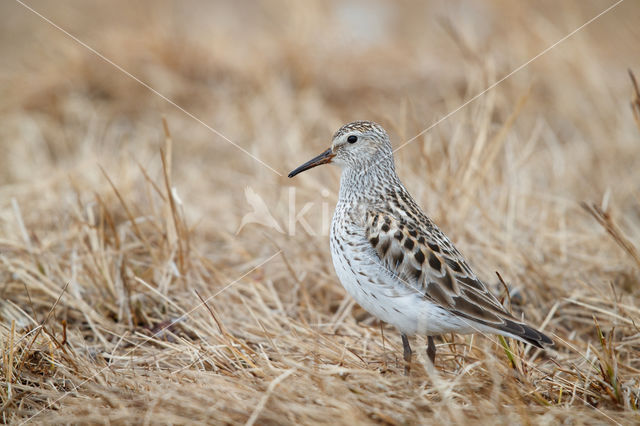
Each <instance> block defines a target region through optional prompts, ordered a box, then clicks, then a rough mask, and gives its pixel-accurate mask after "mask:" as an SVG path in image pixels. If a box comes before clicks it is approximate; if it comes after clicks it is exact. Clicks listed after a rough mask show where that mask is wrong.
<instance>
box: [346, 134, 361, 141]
mask: <svg viewBox="0 0 640 426" xmlns="http://www.w3.org/2000/svg"><path fill="white" fill-rule="evenodd" d="M357 141H358V137H357V136H356V135H351V136H349V137H348V138H347V142H349V143H356V142H357Z"/></svg>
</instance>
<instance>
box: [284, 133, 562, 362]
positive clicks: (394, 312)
mask: <svg viewBox="0 0 640 426" xmlns="http://www.w3.org/2000/svg"><path fill="white" fill-rule="evenodd" d="M329 163H331V164H335V165H337V166H339V167H340V168H341V169H342V175H341V178H340V193H339V197H338V203H337V205H336V209H335V213H334V215H333V220H332V223H331V233H330V246H331V257H332V260H333V266H334V268H335V271H336V274H337V275H338V278H339V279H340V282H341V283H342V285H343V286H344V288H345V289H346V290H347V292H348V293H349V294H350V295H351V296H352V297H353V298H354V299H355V300H356V301H357V302H358V303H359V304H360V306H362V307H363V308H364V309H365V310H366V311H368V312H369V313H371V314H372V315H374V316H375V317H377V318H378V319H380V320H382V321H384V322H387V323H389V324H392V325H394V326H395V327H396V328H397V329H398V330H399V331H400V334H401V336H402V346H403V349H404V360H405V374H409V371H410V366H411V355H412V351H411V346H410V344H409V339H408V336H413V335H422V336H426V337H427V340H428V343H427V356H428V357H429V359H430V360H431V363H432V364H434V365H435V356H436V347H435V344H434V340H433V337H434V336H438V335H442V334H445V333H452V332H453V333H459V334H471V333H482V334H486V333H490V334H500V335H503V336H507V337H512V338H515V339H518V340H521V341H523V342H526V343H529V344H531V345H534V346H537V347H539V348H542V347H543V345H552V344H553V342H552V341H551V339H549V337H547V336H546V335H544V334H543V333H541V332H540V331H538V330H536V329H534V328H532V327H530V326H528V325H527V324H525V323H523V322H522V321H520V320H518V319H517V318H515V317H514V316H513V315H511V314H510V313H509V312H508V311H507V310H506V309H505V308H504V307H503V306H502V304H501V303H500V302H499V301H498V300H497V299H496V297H495V296H494V295H493V294H492V293H491V292H490V291H489V290H488V289H487V286H486V285H485V284H484V283H483V282H482V281H481V280H480V279H479V278H478V277H477V276H476V274H475V273H474V272H473V271H472V270H471V268H470V267H469V265H468V264H467V262H466V260H465V259H464V257H463V256H462V255H461V254H460V252H459V251H458V250H457V249H456V248H455V247H454V246H453V244H452V243H451V241H450V240H449V238H447V236H446V235H445V234H444V233H443V232H442V231H440V229H439V228H438V227H437V226H436V225H435V224H434V223H433V222H432V221H431V219H429V218H428V217H427V215H426V214H425V213H423V211H422V210H421V209H420V207H419V206H418V204H416V202H415V201H414V200H413V198H412V197H411V195H410V194H409V192H408V191H407V190H406V188H405V187H404V185H403V184H402V182H400V179H399V178H398V175H397V174H396V171H395V165H394V160H393V151H392V148H391V142H390V140H389V136H388V135H387V132H386V131H385V130H384V129H383V128H382V127H381V126H380V125H378V124H376V123H373V122H370V121H355V122H353V123H349V124H347V125H345V126H343V127H341V128H340V129H339V130H338V131H337V132H336V133H335V134H334V135H333V141H332V143H331V147H330V148H329V149H327V150H326V151H324V152H323V153H322V154H320V155H318V156H317V157H315V158H313V159H311V160H310V161H308V162H306V163H304V164H303V165H301V166H300V167H298V168H297V169H295V170H293V171H292V172H291V173H289V177H290V178H292V177H294V176H295V175H297V174H298V173H301V172H303V171H305V170H308V169H311V168H313V167H316V166H319V165H321V164H329Z"/></svg>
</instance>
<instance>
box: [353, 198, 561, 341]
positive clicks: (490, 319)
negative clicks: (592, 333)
mask: <svg viewBox="0 0 640 426" xmlns="http://www.w3.org/2000/svg"><path fill="white" fill-rule="evenodd" d="M366 219H367V221H366V225H365V234H366V237H367V239H368V240H369V243H370V244H371V247H372V248H373V250H374V252H375V253H376V254H377V256H378V259H377V260H378V261H379V262H380V263H381V264H382V265H383V266H384V267H386V269H387V270H388V271H389V272H390V273H391V274H392V275H393V276H396V277H398V280H399V281H401V282H403V283H404V284H405V285H406V286H408V287H411V288H412V289H413V290H415V291H417V292H419V293H421V294H422V295H423V297H425V298H427V299H429V300H430V301H431V302H433V303H435V304H437V305H439V306H441V307H442V308H444V309H446V310H448V311H450V312H452V313H454V314H456V315H458V316H460V317H462V318H466V319H468V320H471V321H472V322H476V323H480V324H483V325H486V326H488V327H490V328H494V329H496V330H501V331H504V332H507V333H509V334H512V335H514V336H518V337H520V338H521V339H523V340H525V341H528V342H530V343H533V344H535V345H536V346H541V345H540V343H541V342H542V343H550V340H549V339H548V338H547V337H546V336H544V335H543V334H542V333H539V332H537V331H536V330H533V329H532V328H530V327H528V326H526V325H524V324H522V323H521V322H520V321H518V320H516V319H515V318H514V317H513V316H512V315H511V314H510V313H509V312H507V311H506V310H505V309H504V307H503V306H502V305H501V304H500V302H498V300H497V299H496V298H495V296H493V294H491V292H489V290H488V289H487V287H486V286H485V285H484V283H483V282H482V281H480V280H479V279H478V278H477V277H476V276H475V274H474V273H473V271H472V270H471V269H470V268H469V266H468V265H467V264H466V262H465V261H464V259H463V258H462V256H461V255H460V253H459V252H458V251H457V250H456V249H455V247H454V246H453V244H452V243H451V242H450V241H449V240H448V238H447V237H446V236H445V235H444V234H443V233H442V232H441V231H440V230H439V229H438V228H437V227H436V226H435V225H434V224H433V223H432V222H431V221H430V220H429V219H428V218H426V217H425V216H424V215H420V216H409V215H406V214H404V215H402V216H401V215H400V214H391V213H389V212H384V213H383V212H381V211H376V210H370V211H368V212H367V218H366ZM425 230H427V231H428V232H426V231H425ZM547 340H549V342H547Z"/></svg>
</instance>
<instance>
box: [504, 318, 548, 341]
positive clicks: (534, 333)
mask: <svg viewBox="0 0 640 426" xmlns="http://www.w3.org/2000/svg"><path fill="white" fill-rule="evenodd" d="M500 330H502V331H504V332H506V333H509V334H511V335H513V336H514V337H515V338H517V339H519V340H522V341H523V342H526V343H529V344H531V345H533V346H537V347H538V348H544V345H553V341H552V340H551V339H550V338H549V337H548V336H547V335H545V334H543V333H541V332H539V331H538V330H536V329H535V328H533V327H529V326H528V325H526V324H522V323H518V322H515V321H512V320H510V319H506V320H505V324H504V325H503V326H502V327H500Z"/></svg>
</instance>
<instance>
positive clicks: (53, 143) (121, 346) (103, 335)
mask: <svg viewBox="0 0 640 426" xmlns="http://www.w3.org/2000/svg"><path fill="white" fill-rule="evenodd" d="M614 3H615V2H614V1H613V0H610V1H605V0H597V1H596V0H593V1H581V0H567V1H564V2H555V1H547V0H545V1H535V2H528V3H527V4H525V3H516V2H508V1H505V0H496V1H494V2H474V1H454V2H447V1H429V2H411V1H405V0H401V1H398V2H382V1H377V2H364V1H348V2H338V1H335V2H323V1H307V2H297V1H284V0H282V1H280V0H273V1H271V0H269V1H260V2H255V3H254V2H239V3H233V2H203V1H186V2H177V1H175V2H171V1H162V2H151V1H137V2H125V1H112V2H91V3H88V2H83V1H79V0H78V1H68V0H64V1H58V2H51V1H43V0H38V1H35V0H30V1H28V3H25V4H26V5H28V7H31V8H33V11H32V10H29V9H28V8H27V7H26V6H25V5H24V4H21V3H20V2H15V1H5V2H2V4H1V5H0V23H1V25H0V57H1V58H2V59H1V61H2V65H1V66H0V184H1V186H0V284H1V286H0V292H1V297H0V339H1V347H2V368H0V380H1V382H2V383H1V386H0V403H1V407H2V410H1V415H0V421H2V422H6V423H23V422H31V423H38V424H41V423H56V424H59V423H109V424H129V423H135V424H138V423H173V424H184V423H217V424H223V423H224V424H226V423H230V424H242V423H247V424H254V423H255V424H300V423H301V424H314V423H332V424H333V423H342V424H354V423H385V424H386V423H388V424H421V423H422V424H424V423H430V422H433V423H456V424H468V423H471V422H475V423H478V424H558V423H563V424H632V423H637V422H638V421H640V415H639V414H638V407H639V405H640V356H639V354H640V330H639V329H638V326H640V99H639V98H638V94H637V92H635V91H634V89H633V83H632V79H631V77H630V74H629V70H631V71H632V72H635V75H636V76H637V77H638V78H640V49H639V48H638V46H640V4H639V3H638V2H637V1H633V0H626V1H624V2H622V3H620V4H618V5H617V6H615V7H614V8H613V9H611V10H609V11H608V12H607V13H605V14H603V15H602V16H600V17H598V18H597V19H595V20H593V21H591V22H590V23H588V25H586V26H585V27H583V28H582V29H580V30H579V31H577V32H575V33H573V34H572V32H573V31H574V30H576V29H578V28H580V27H581V26H582V25H583V24H585V23H587V22H589V21H590V20H592V18H594V17H596V16H597V15H598V14H599V13H601V12H603V11H604V10H606V9H607V8H608V7H610V6H612V5H613V4H614ZM34 11H35V12H37V13H39V14H41V16H38V15H37V14H36V13H35V12H34ZM47 19H48V20H50V22H47ZM55 26H59V28H56V27H55ZM63 30H64V31H67V32H68V34H65V33H64V32H63ZM570 34H571V36H570V37H568V38H565V37H566V36H567V35H570ZM72 37H76V38H77V39H76V40H74V39H73V38H72ZM558 41H561V42H560V43H558V44H557V45H555V46H554V43H556V42H558ZM551 46H554V47H553V48H550V47H551ZM548 48H550V49H548ZM92 49H94V50H93V51H92ZM543 52H544V54H542V55H541V56H537V55H539V54H540V53H543ZM533 58H536V59H535V60H533V61H532V62H530V63H528V61H529V60H531V59H533ZM524 64H526V66H523V67H521V65H524ZM514 70H517V72H515V73H513V74H510V73H511V72H512V71H514ZM504 77H507V78H504ZM136 79H138V81H137V80H136ZM494 83H497V84H494ZM486 89H490V90H486ZM485 90H486V91H485ZM469 100H471V102H468V103H467V101H469ZM634 111H635V113H634ZM634 114H635V115H634ZM356 119H367V120H374V121H377V122H379V123H380V124H382V125H383V126H384V127H385V128H386V129H387V130H388V131H389V133H390V135H391V138H392V142H393V144H394V147H400V146H401V145H403V144H404V143H405V142H408V141H409V143H407V144H406V145H405V146H403V147H402V148H401V149H400V150H399V151H398V152H397V153H396V165H397V169H398V172H399V175H400V177H401V178H402V179H403V181H404V183H405V185H406V186H407V188H408V189H409V190H410V191H411V192H412V194H413V195H414V196H415V198H416V200H417V201H418V202H419V203H420V204H421V206H422V207H423V208H424V209H425V211H426V212H428V213H429V214H430V216H431V217H432V218H433V219H434V221H435V222H436V223H438V225H439V226H440V227H441V228H442V229H443V231H444V232H446V233H447V234H448V235H449V236H450V238H451V239H452V240H453V241H454V242H455V243H456V245H457V247H458V248H459V249H460V250H461V251H462V252H463V253H464V254H465V256H466V257H467V258H468V259H469V261H470V263H471V265H472V266H473V267H474V269H475V270H476V272H477V273H478V274H479V275H480V276H481V277H482V278H483V279H484V280H485V281H486V282H487V283H488V284H489V285H490V286H491V288H492V289H493V290H494V291H495V294H496V295H497V296H500V297H501V298H504V299H505V304H506V306H508V307H510V308H511V309H513V312H514V313H515V314H516V315H518V316H520V315H524V318H525V319H526V321H527V322H529V323H531V324H532V325H535V326H536V327H538V328H541V329H543V330H544V331H545V332H546V333H548V334H549V335H550V336H551V337H552V338H553V340H554V341H555V346H553V347H552V348H549V349H547V350H545V351H539V350H536V349H534V348H531V347H527V346H524V345H522V344H519V343H516V342H513V341H508V342H507V343H506V344H507V345H508V346H507V347H505V346H503V344H501V343H500V341H499V340H498V338H497V337H496V336H481V335H478V336H473V337H472V336H458V335H447V336H442V338H440V339H439V340H437V345H438V357H437V360H436V365H435V368H433V367H432V366H431V365H430V364H429V363H428V362H427V361H426V354H425V351H424V349H425V339H423V338H417V339H416V341H415V342H414V343H413V349H414V352H415V354H416V355H417V356H415V357H414V360H415V363H414V366H413V369H412V372H411V376H410V377H408V378H407V377H405V376H404V375H403V369H404V365H403V363H402V345H401V342H400V336H399V334H398V332H397V331H396V330H394V329H393V328H392V327H389V326H386V325H385V324H380V323H379V322H377V321H376V320H375V319H374V318H372V317H370V316H369V315H368V314H367V313H366V312H365V311H363V310H362V309H361V308H360V307H359V306H358V305H356V304H355V303H354V302H353V301H352V300H351V299H350V298H349V297H348V296H347V295H346V293H345V291H344V290H343V288H342V287H341V285H340V283H339V282H338V280H337V277H336V276H335V274H334V271H333V266H332V263H331V258H330V253H329V242H328V235H327V227H326V224H327V222H328V220H330V215H331V213H332V211H333V206H334V204H335V201H336V198H337V191H338V187H339V171H338V170H337V169H334V168H331V167H324V168H318V169H314V170H313V171H310V172H307V173H305V174H303V175H301V176H299V177H298V178H296V179H295V180H289V179H287V177H286V174H287V173H288V172H289V171H290V170H292V169H293V168H294V167H296V166H298V165H300V164H301V163H302V162H304V161H306V160H308V159H310V158H311V157H312V156H313V155H316V154H318V153H320V152H321V151H323V150H324V149H326V148H327V147H328V145H329V143H330V140H331V135H332V134H333V132H334V131H335V130H336V129H337V128H338V127H340V126H341V125H342V124H344V123H347V122H349V121H353V120H356ZM416 136H417V137H416ZM256 206H257V207H256ZM254 210H255V212H254ZM252 212H254V213H256V215H255V216H251V213H252ZM266 212H268V214H267V213H266ZM247 214H249V216H247ZM252 217H253V218H254V219H255V218H258V220H257V221H258V222H262V223H255V222H256V220H251V219H252ZM243 219H244V221H243ZM241 225H243V226H241ZM496 272H499V273H500V275H501V276H502V277H503V278H504V281H505V282H506V284H507V285H508V286H509V288H510V289H511V291H510V295H511V297H506V296H507V292H506V291H505V289H504V286H502V285H501V284H500V282H499V280H498V278H497V276H496ZM203 301H204V302H206V303H203Z"/></svg>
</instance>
